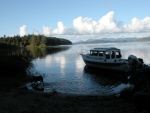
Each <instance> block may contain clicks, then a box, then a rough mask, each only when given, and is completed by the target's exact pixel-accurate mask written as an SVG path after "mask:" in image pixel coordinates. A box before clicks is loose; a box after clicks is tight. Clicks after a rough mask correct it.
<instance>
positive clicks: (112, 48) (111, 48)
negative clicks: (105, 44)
mask: <svg viewBox="0 0 150 113" xmlns="http://www.w3.org/2000/svg"><path fill="white" fill-rule="evenodd" d="M111 50H112V51H114V50H115V51H120V49H117V48H115V47H110V48H94V49H91V50H90V51H103V52H104V51H111Z"/></svg>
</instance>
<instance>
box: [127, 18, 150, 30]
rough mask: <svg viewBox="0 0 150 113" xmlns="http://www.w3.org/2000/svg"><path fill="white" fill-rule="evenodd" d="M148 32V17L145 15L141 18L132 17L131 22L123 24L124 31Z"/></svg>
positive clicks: (149, 26)
mask: <svg viewBox="0 0 150 113" xmlns="http://www.w3.org/2000/svg"><path fill="white" fill-rule="evenodd" d="M147 31H148V32H149V31H150V17H145V18H144V19H142V20H139V19H137V18H133V19H132V20H131V24H128V25H124V32H147Z"/></svg>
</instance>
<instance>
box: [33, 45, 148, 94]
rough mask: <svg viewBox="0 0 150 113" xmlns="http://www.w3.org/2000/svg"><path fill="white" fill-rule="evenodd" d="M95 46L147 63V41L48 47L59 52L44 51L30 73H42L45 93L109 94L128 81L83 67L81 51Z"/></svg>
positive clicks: (123, 86)
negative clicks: (131, 56)
mask: <svg viewBox="0 0 150 113" xmlns="http://www.w3.org/2000/svg"><path fill="white" fill-rule="evenodd" d="M94 47H117V48H120V49H121V51H122V56H123V58H128V56H129V55H131V54H132V55H135V56H137V57H138V58H143V59H144V62H145V63H146V64H150V50H149V47H150V42H142V43H106V44H83V45H71V46H57V47H53V48H51V49H54V50H58V51H54V52H47V53H46V54H45V57H38V58H36V59H35V60H33V64H34V69H33V70H32V72H39V73H41V74H42V75H44V83H45V90H44V91H45V92H50V91H53V90H56V91H58V92H61V93H72V94H111V93H118V92H119V91H120V90H121V89H122V88H125V87H128V86H129V84H127V83H123V82H121V81H119V80H116V79H113V78H110V77H106V75H108V73H109V72H107V73H103V72H100V71H97V70H94V71H93V70H92V71H90V70H87V69H86V67H85V63H84V62H83V60H82V58H81V56H80V51H81V49H86V50H89V49H91V48H94ZM109 74H110V75H111V73H109Z"/></svg>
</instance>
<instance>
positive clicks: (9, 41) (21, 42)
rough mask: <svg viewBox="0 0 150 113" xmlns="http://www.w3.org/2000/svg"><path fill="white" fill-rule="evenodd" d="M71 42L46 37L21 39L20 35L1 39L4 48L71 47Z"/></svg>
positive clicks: (33, 36) (24, 37)
mask: <svg viewBox="0 0 150 113" xmlns="http://www.w3.org/2000/svg"><path fill="white" fill-rule="evenodd" d="M70 44H72V42H71V41H69V40H67V39H64V38H56V37H46V36H44V35H25V36H23V37H20V36H19V35H17V36H13V37H6V36H5V35H4V37H1V38H0V45H1V46H3V47H9V46H11V47H27V46H37V47H46V46H56V45H70Z"/></svg>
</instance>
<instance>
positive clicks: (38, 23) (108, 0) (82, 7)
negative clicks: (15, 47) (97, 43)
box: [0, 0, 150, 41]
mask: <svg viewBox="0 0 150 113" xmlns="http://www.w3.org/2000/svg"><path fill="white" fill-rule="evenodd" d="M149 4H150V1H149V0H138V1H137V0H0V5H1V7H0V36H4V35H6V36H13V35H21V36H24V35H27V34H33V33H34V34H44V35H46V36H56V37H62V38H67V39H69V40H71V41H79V40H88V39H95V38H119V37H143V36H150V9H149Z"/></svg>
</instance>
